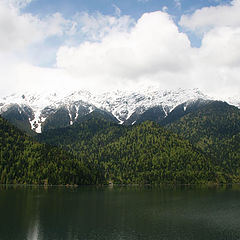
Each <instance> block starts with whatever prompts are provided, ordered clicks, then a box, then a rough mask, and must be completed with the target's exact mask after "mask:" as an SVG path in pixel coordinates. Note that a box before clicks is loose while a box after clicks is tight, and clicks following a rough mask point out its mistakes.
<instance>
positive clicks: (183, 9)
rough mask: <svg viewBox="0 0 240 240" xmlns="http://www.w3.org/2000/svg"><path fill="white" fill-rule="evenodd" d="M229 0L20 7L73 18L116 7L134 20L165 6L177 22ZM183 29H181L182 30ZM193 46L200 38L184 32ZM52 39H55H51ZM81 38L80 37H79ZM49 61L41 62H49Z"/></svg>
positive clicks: (62, 1)
mask: <svg viewBox="0 0 240 240" xmlns="http://www.w3.org/2000/svg"><path fill="white" fill-rule="evenodd" d="M230 2H231V1H230V0H198V1H191V0H166V1H163V0H50V1H49V0H33V1H32V2H31V3H30V4H29V5H27V7H26V8H24V9H23V10H22V12H25V13H31V14H33V15H38V16H40V17H41V18H44V17H45V16H47V15H51V14H54V13H56V12H59V13H61V14H62V15H63V16H64V18H72V17H73V16H74V15H76V14H78V13H83V12H87V13H88V14H90V15H94V14H96V12H100V13H101V14H103V15H113V16H115V15H116V14H118V13H117V11H118V10H116V8H118V9H119V10H120V14H121V15H128V16H131V17H132V18H134V19H135V20H136V21H137V20H138V19H139V18H140V17H141V16H142V15H143V14H144V13H146V12H154V11H162V10H163V8H164V7H167V12H168V13H169V14H170V15H171V16H172V17H173V19H174V21H175V22H176V24H178V21H179V20H180V18H181V16H182V15H183V14H191V13H193V12H194V11H196V10H197V9H201V8H203V7H209V6H218V5H219V4H221V5H224V4H229V3H230ZM180 30H181V31H184V29H181V27H180ZM187 34H188V36H189V38H190V40H191V43H192V46H195V47H199V46H200V44H201V38H200V37H198V36H196V35H195V34H192V33H191V32H187ZM54 40H55V41H54ZM63 40H64V39H50V40H48V42H46V43H45V44H53V45H56V44H57V45H59V44H61V43H62V41H63ZM79 41H81V40H79ZM49 63H51V61H48V62H46V63H42V64H47V65H48V64H49Z"/></svg>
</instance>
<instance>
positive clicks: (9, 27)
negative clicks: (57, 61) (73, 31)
mask: <svg viewBox="0 0 240 240" xmlns="http://www.w3.org/2000/svg"><path fill="white" fill-rule="evenodd" d="M29 2H30V1H27V0H25V1H23V0H22V1H20V0H18V1H17V0H15V1H11V2H9V1H0V36H1V38H0V51H10V50H18V49H22V48H24V47H27V46H29V45H31V44H34V43H37V42H41V41H43V40H44V39H46V38H48V37H50V36H54V35H62V34H63V32H65V31H66V32H67V31H68V30H69V29H70V28H71V25H72V22H71V21H69V20H65V19H64V18H63V17H62V15H61V14H60V13H55V14H53V15H50V16H47V17H45V18H44V19H40V18H38V17H37V16H33V15H32V14H21V12H20V10H19V8H17V7H15V5H17V6H20V7H22V6H24V5H25V4H27V3H29ZM13 3H14V4H13ZM11 4H13V5H11Z"/></svg>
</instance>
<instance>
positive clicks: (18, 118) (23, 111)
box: [2, 104, 35, 136]
mask: <svg viewBox="0 0 240 240" xmlns="http://www.w3.org/2000/svg"><path fill="white" fill-rule="evenodd" d="M2 117H3V118H5V119H7V120H8V121H9V122H11V123H12V124H13V125H15V126H16V127H17V128H19V129H21V130H23V131H24V132H26V133H27V134H29V135H31V136H34V135H35V132H34V131H32V130H31V125H30V123H29V118H32V117H33V112H32V110H31V109H30V108H28V107H27V106H23V107H20V106H19V105H17V104H13V105H12V106H11V107H9V108H8V109H7V111H5V112H3V113H2Z"/></svg>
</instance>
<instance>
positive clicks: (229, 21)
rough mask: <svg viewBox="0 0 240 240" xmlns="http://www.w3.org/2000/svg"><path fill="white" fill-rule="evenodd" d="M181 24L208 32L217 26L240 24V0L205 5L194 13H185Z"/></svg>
mask: <svg viewBox="0 0 240 240" xmlns="http://www.w3.org/2000/svg"><path fill="white" fill-rule="evenodd" d="M179 24H180V25H181V26H182V27H184V28H186V29H188V30H191V31H197V32H207V31H209V30H210V29H212V28H215V27H223V26H225V27H239V26H240V0H233V1H232V2H231V3H230V4H229V5H218V6H215V7H214V6H212V7H204V8H202V9H198V10H196V11H195V12H194V13H193V14H190V15H183V16H182V17H181V20H180V22H179Z"/></svg>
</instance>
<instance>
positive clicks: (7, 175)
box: [0, 117, 96, 184]
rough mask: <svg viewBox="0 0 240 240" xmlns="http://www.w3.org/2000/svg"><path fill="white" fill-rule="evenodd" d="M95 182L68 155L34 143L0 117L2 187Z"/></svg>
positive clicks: (79, 163) (51, 147)
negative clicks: (4, 185)
mask: <svg viewBox="0 0 240 240" xmlns="http://www.w3.org/2000/svg"><path fill="white" fill-rule="evenodd" d="M94 179H96V176H94ZM94 179H93V178H92V175H91V173H90V169H88V168H87V167H86V166H85V165H84V163H83V162H82V161H81V160H79V159H78V158H76V157H74V156H73V155H72V154H70V153H69V152H66V151H65V150H63V149H61V148H57V147H53V146H50V145H47V144H40V143H38V142H36V141H34V140H33V139H32V138H30V137H29V136H27V135H26V134H24V133H23V132H21V131H20V130H19V129H17V128H16V127H14V126H13V125H11V124H9V123H8V122H7V121H6V120H5V119H3V118H2V117H0V184H26V183H27V184H93V183H96V182H95V180H94Z"/></svg>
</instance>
